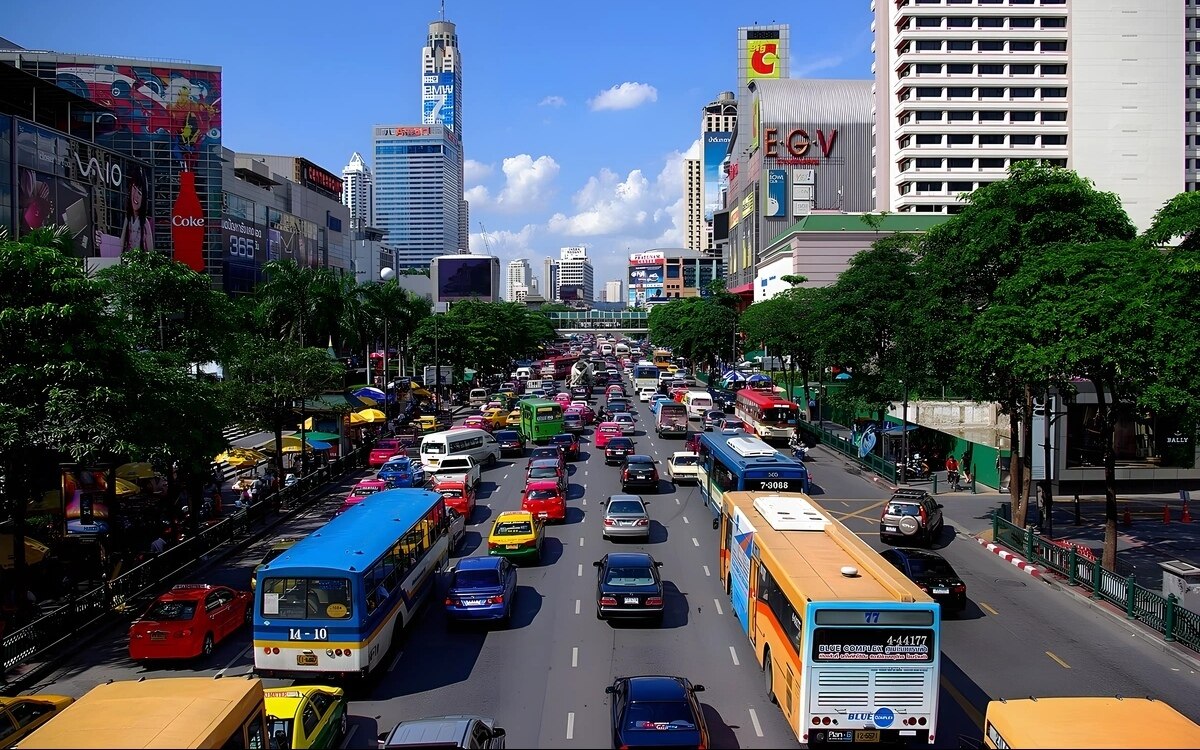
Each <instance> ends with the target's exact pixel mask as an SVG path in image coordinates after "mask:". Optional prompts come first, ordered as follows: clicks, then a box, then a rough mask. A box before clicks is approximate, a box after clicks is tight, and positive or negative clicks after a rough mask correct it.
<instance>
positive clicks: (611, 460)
mask: <svg viewBox="0 0 1200 750" xmlns="http://www.w3.org/2000/svg"><path fill="white" fill-rule="evenodd" d="M630 453H633V438H627V437H613V438H609V439H608V443H606V444H605V446H604V463H605V465H609V466H611V465H612V464H619V463H621V462H622V461H624V460H625V457H626V456H628V455H629V454H630Z"/></svg>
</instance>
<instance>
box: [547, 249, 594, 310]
mask: <svg viewBox="0 0 1200 750" xmlns="http://www.w3.org/2000/svg"><path fill="white" fill-rule="evenodd" d="M555 296H556V297H557V298H558V299H560V300H562V301H563V302H593V301H595V299H596V293H595V281H594V273H593V269H592V262H591V261H590V260H588V257H587V248H585V247H564V248H562V249H561V250H559V253H558V293H557V294H556V295H555Z"/></svg>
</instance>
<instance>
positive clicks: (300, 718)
mask: <svg viewBox="0 0 1200 750" xmlns="http://www.w3.org/2000/svg"><path fill="white" fill-rule="evenodd" d="M263 697H265V698H266V703H267V727H268V729H269V730H270V741H271V747H272V748H277V747H278V748H293V749H294V750H301V748H327V747H337V746H338V744H339V743H340V742H341V741H342V740H343V739H345V737H346V693H345V691H344V690H342V689H341V688H335V687H324V686H322V685H294V686H292V687H287V688H268V689H267V690H264V691H263Z"/></svg>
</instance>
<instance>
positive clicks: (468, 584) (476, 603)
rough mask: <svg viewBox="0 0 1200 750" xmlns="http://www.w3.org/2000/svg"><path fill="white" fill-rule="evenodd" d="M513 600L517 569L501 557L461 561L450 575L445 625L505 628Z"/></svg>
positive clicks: (474, 558) (465, 558) (515, 595)
mask: <svg viewBox="0 0 1200 750" xmlns="http://www.w3.org/2000/svg"><path fill="white" fill-rule="evenodd" d="M516 597H517V569H516V567H515V566H514V565H513V564H512V563H511V562H509V561H508V560H507V559H505V558H503V557H491V556H489V557H464V558H463V559H461V560H459V561H458V565H457V566H455V568H454V570H453V571H452V572H451V573H450V588H449V590H448V591H446V619H447V621H448V622H449V623H451V624H454V623H459V622H485V621H497V622H499V623H500V624H501V625H506V626H507V625H508V623H509V620H510V619H511V618H512V607H513V600H515V599H516Z"/></svg>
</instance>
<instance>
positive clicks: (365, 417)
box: [351, 409, 387, 424]
mask: <svg viewBox="0 0 1200 750" xmlns="http://www.w3.org/2000/svg"><path fill="white" fill-rule="evenodd" d="M354 414H355V416H358V417H360V418H362V421H364V422H369V423H371V424H375V423H377V422H386V421H387V415H386V414H384V413H383V412H381V411H379V410H378V409H363V410H361V411H356V412H354ZM351 421H353V420H351Z"/></svg>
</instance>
